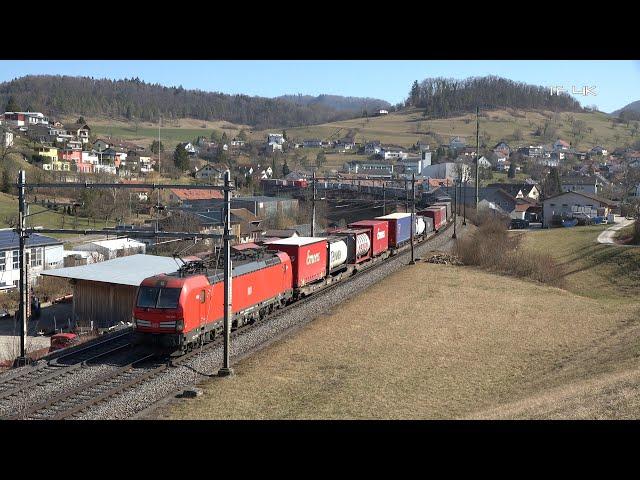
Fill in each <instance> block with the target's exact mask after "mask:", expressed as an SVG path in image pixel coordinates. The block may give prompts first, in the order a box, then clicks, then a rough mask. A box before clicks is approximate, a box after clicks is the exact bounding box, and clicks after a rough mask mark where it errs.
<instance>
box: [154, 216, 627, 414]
mask: <svg viewBox="0 0 640 480" xmlns="http://www.w3.org/2000/svg"><path fill="white" fill-rule="evenodd" d="M602 228H604V227H602V226H593V227H579V228H574V229H554V230H544V231H538V232H528V233H527V234H526V236H527V238H526V240H525V242H524V245H525V248H529V249H532V250H534V251H546V252H551V253H552V254H553V256H554V258H555V259H556V261H557V262H558V263H560V264H561V265H562V268H563V269H564V270H563V272H564V277H565V282H564V285H565V289H560V288H554V287H549V286H546V285H543V284H540V283H535V282H530V281H524V280H520V279H516V278H513V277H506V276H501V275H496V274H491V273H487V272H485V271H482V270H480V269H478V268H475V267H453V266H444V265H432V264H425V263H419V264H418V265H417V266H415V267H413V268H410V269H409V268H407V269H403V270H402V271H400V272H398V273H396V274H394V275H392V276H391V277H389V278H387V279H385V280H384V281H382V282H380V283H379V284H377V285H374V286H373V287H371V288H370V289H368V290H367V291H365V292H362V293H361V294H360V295H359V296H358V297H356V298H354V299H353V300H351V301H348V302H345V303H344V304H342V305H341V307H340V309H336V310H335V311H334V312H332V313H331V314H329V315H325V316H323V317H321V318H319V319H317V320H315V321H314V322H312V323H311V324H310V325H309V326H308V327H306V328H305V329H303V330H301V331H300V332H298V333H297V334H295V335H293V336H291V337H289V338H287V339H285V340H283V341H280V342H278V343H276V344H274V345H273V346H271V347H270V348H268V349H266V350H264V351H261V352H259V353H257V354H255V355H254V356H252V357H250V358H248V359H246V360H244V361H242V362H240V363H239V364H238V365H236V366H235V368H236V372H237V376H236V377H235V378H232V379H225V380H220V379H214V380H211V381H209V382H208V383H207V384H206V385H204V387H203V388H204V393H205V394H204V395H203V396H202V397H199V398H197V399H195V400H187V401H183V402H182V403H179V404H176V405H174V406H173V407H172V408H168V409H165V411H164V412H162V414H161V415H160V416H161V418H176V419H177V418H188V419H195V418H254V419H276V418H301V419H302V418H462V417H471V418H637V417H638V415H639V414H640V391H639V390H638V385H639V384H640V382H639V380H640V371H638V369H637V357H638V356H640V347H639V346H638V345H639V344H638V341H637V340H638V337H639V336H640V322H639V321H638V320H639V318H638V312H639V309H640V302H639V301H638V300H637V298H638V294H639V293H640V283H639V282H638V275H640V268H639V267H640V250H637V249H630V248H629V249H624V248H618V247H611V246H606V245H598V244H596V243H595V238H596V237H597V235H598V234H599V232H600V231H601V230H602ZM390 291H393V292H398V293H397V294H396V295H394V296H392V297H390V296H389V292H390Z"/></svg>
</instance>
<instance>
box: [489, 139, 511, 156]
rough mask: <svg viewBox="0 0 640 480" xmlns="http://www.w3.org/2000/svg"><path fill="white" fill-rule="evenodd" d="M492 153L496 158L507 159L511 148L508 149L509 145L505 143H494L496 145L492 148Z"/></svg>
mask: <svg viewBox="0 0 640 480" xmlns="http://www.w3.org/2000/svg"><path fill="white" fill-rule="evenodd" d="M493 153H495V154H496V155H498V156H503V157H505V158H509V155H511V147H509V144H508V143H507V142H504V141H501V142H499V143H496V145H495V146H494V147H493Z"/></svg>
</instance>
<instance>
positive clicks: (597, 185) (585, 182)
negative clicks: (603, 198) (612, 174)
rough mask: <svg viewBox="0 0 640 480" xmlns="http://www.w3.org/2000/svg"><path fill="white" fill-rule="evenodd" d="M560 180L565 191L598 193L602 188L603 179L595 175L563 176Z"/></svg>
mask: <svg viewBox="0 0 640 480" xmlns="http://www.w3.org/2000/svg"><path fill="white" fill-rule="evenodd" d="M560 180H561V182H562V191H563V192H580V193H588V194H590V195H598V194H599V193H600V190H601V188H602V181H601V180H599V179H598V177H596V176H595V175H594V176H589V175H584V176H573V177H562V178H561V179H560Z"/></svg>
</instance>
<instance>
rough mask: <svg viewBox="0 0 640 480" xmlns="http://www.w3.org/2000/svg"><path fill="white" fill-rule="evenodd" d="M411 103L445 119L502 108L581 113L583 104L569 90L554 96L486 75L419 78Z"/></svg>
mask: <svg viewBox="0 0 640 480" xmlns="http://www.w3.org/2000/svg"><path fill="white" fill-rule="evenodd" d="M408 103H409V104H410V105H412V106H414V107H419V108H422V109H424V111H425V114H426V116H427V117H429V118H441V117H448V116H455V115H460V114H464V113H468V112H474V111H475V109H476V106H479V107H480V108H481V109H483V110H495V109H500V108H513V109H526V110H531V109H539V110H551V111H554V112H580V111H582V107H581V106H580V103H579V102H578V101H577V100H576V99H575V98H573V97H572V96H571V95H569V94H567V93H562V94H561V95H554V94H552V93H551V92H550V90H549V88H548V87H541V86H538V85H529V84H526V83H522V82H515V81H513V80H509V79H507V78H501V77H495V76H486V77H471V78H467V79H464V80H456V79H450V78H427V79H425V80H423V81H422V82H420V83H418V82H417V81H415V82H414V83H413V85H412V87H411V90H410V91H409V98H408Z"/></svg>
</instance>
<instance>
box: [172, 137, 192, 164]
mask: <svg viewBox="0 0 640 480" xmlns="http://www.w3.org/2000/svg"><path fill="white" fill-rule="evenodd" d="M173 163H175V165H176V168H178V169H179V170H181V171H185V170H189V154H188V153H187V150H186V148H184V145H182V144H181V143H180V144H178V146H177V147H176V150H175V152H173Z"/></svg>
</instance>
